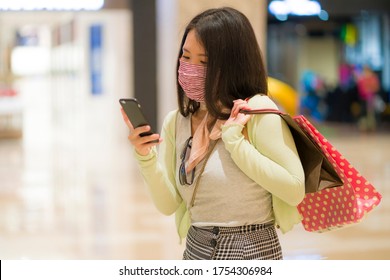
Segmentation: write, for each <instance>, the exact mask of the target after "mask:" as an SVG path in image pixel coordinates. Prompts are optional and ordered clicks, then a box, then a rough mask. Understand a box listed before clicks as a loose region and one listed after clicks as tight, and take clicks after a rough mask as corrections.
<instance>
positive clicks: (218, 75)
mask: <svg viewBox="0 0 390 280" xmlns="http://www.w3.org/2000/svg"><path fill="white" fill-rule="evenodd" d="M191 30H195V33H196V36H197V38H198V40H199V42H200V43H201V44H202V45H203V47H204V49H205V52H206V55H207V56H208V62H207V75H206V84H205V103H206V107H207V110H208V111H209V113H210V114H211V115H213V116H214V117H215V118H218V119H227V118H229V115H230V113H229V112H226V108H228V109H231V108H232V107H233V100H235V99H245V98H248V97H249V98H250V97H252V96H254V95H255V94H257V93H262V94H267V93H268V87H267V73H266V69H265V67H264V63H263V59H262V55H261V52H260V48H259V45H258V43H257V40H256V36H255V33H254V31H253V28H252V26H251V24H250V22H249V20H248V18H247V17H246V16H245V15H244V14H242V13H241V12H239V11H237V10H235V9H233V8H218V9H209V10H206V11H204V12H202V13H200V14H199V15H197V16H196V17H194V18H193V19H192V20H191V22H190V23H189V24H188V26H187V27H186V29H185V32H184V35H183V38H182V41H181V45H180V50H179V56H178V59H177V70H178V68H179V63H180V58H181V56H182V54H183V50H182V48H183V45H184V43H185V41H186V38H187V35H188V33H189V32H190V31H191ZM176 75H177V76H178V74H177V71H176ZM177 78H178V77H177ZM176 80H178V79H176ZM177 93H178V103H179V108H180V112H181V114H182V115H183V116H188V115H189V113H194V112H195V111H196V110H197V109H198V108H199V103H198V102H196V101H194V100H190V99H188V98H187V96H186V95H185V93H184V91H183V89H182V87H181V86H180V84H179V83H178V82H177ZM224 108H225V109H224Z"/></svg>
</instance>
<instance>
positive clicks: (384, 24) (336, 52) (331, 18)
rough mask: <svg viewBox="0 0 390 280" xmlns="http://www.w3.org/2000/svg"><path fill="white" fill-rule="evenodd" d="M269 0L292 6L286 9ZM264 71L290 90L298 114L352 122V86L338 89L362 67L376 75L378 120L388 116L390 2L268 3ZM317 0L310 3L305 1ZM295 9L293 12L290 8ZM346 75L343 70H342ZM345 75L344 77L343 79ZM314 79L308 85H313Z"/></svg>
mask: <svg viewBox="0 0 390 280" xmlns="http://www.w3.org/2000/svg"><path fill="white" fill-rule="evenodd" d="M273 2H279V3H282V2H283V3H284V4H285V6H286V7H288V5H289V4H291V5H294V6H292V7H293V8H291V10H290V11H289V13H285V12H278V10H277V9H276V10H275V9H274V10H272V9H271V6H272V4H273ZM268 3H269V7H270V8H269V16H268V40H267V52H268V56H267V58H268V69H269V74H270V75H271V76H274V77H276V78H280V79H281V80H282V81H284V82H286V83H289V84H290V85H292V86H293V87H294V88H296V89H297V90H298V91H299V92H300V94H301V99H304V98H306V97H307V96H308V95H310V90H311V91H313V92H314V91H315V96H314V97H313V98H311V99H310V100H308V99H307V100H304V101H303V104H302V103H301V106H303V107H305V106H306V109H307V110H306V111H303V112H304V113H305V112H306V113H307V112H310V113H312V116H313V117H314V118H316V119H318V120H329V121H340V122H355V121H356V120H357V118H358V115H359V112H360V111H361V110H362V108H360V105H359V101H358V94H357V89H352V90H351V91H349V92H348V93H346V94H340V92H344V91H346V90H345V87H347V86H348V85H346V84H345V83H346V82H348V81H346V80H345V79H349V81H350V82H353V80H354V79H356V78H357V76H358V75H360V73H361V70H362V68H363V66H368V67H370V68H371V69H372V70H373V71H374V72H375V73H376V75H377V76H378V77H379V80H380V84H381V88H380V91H379V92H378V97H380V98H378V99H377V110H378V115H379V118H380V119H381V120H383V121H387V120H388V119H389V116H390V107H389V96H390V43H389V42H390V41H389V40H390V39H389V37H390V23H389V19H390V6H389V5H388V2H387V1H381V0H378V1H342V2H341V1H306V0H299V1H289V0H286V1H268ZM314 3H316V4H317V6H316V7H311V5H308V4H313V5H314ZM299 5H302V6H301V9H298V10H297V11H295V10H294V8H298V6H299ZM348 69H349V73H347V72H346V71H348ZM345 75H349V77H346V76H345ZM310 83H311V84H312V85H311V86H310V87H309V84H310ZM313 83H314V85H313Z"/></svg>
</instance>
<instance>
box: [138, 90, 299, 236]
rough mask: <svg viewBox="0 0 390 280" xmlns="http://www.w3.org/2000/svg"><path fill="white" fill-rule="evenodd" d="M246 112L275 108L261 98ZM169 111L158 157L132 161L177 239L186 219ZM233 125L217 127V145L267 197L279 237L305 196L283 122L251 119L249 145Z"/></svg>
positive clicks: (173, 115)
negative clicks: (173, 221) (173, 223)
mask: <svg viewBox="0 0 390 280" xmlns="http://www.w3.org/2000/svg"><path fill="white" fill-rule="evenodd" d="M248 104H249V106H250V107H251V108H256V109H259V108H273V109H276V108H277V106H276V105H275V103H274V102H273V101H272V100H271V99H269V98H268V97H267V96H264V95H256V96H254V97H253V98H251V99H250V100H249V102H248ZM177 114H178V111H177V110H175V111H172V112H170V113H169V114H168V115H167V116H166V118H165V120H164V123H163V127H162V131H161V137H162V138H163V142H162V143H161V144H160V147H159V150H158V151H159V152H157V149H156V148H153V149H152V150H151V152H150V153H149V154H148V155H146V156H141V155H139V154H137V153H136V152H135V153H134V154H135V157H136V159H137V161H138V163H139V167H140V170H141V173H142V175H143V178H144V180H145V182H146V185H147V186H148V188H149V191H150V193H151V197H152V199H153V201H154V203H155V205H156V207H157V208H158V210H159V211H161V212H162V213H163V214H166V215H171V214H173V213H175V216H176V226H177V231H178V234H179V237H180V240H181V239H182V238H185V237H186V235H187V232H188V229H189V227H190V225H191V217H190V213H189V210H188V209H187V202H186V201H184V200H183V199H182V198H181V196H180V194H179V192H178V190H177V186H176V179H175V176H176V171H175V167H176V162H175V161H176V142H175V135H176V133H180V132H176V117H177ZM242 129H243V126H241V125H238V124H233V125H228V126H223V127H222V140H223V142H224V143H225V148H226V149H227V150H228V151H229V152H230V154H231V156H232V159H233V160H234V162H235V163H236V164H237V166H238V167H239V168H240V169H241V170H242V171H243V172H244V173H245V174H246V175H247V176H248V177H250V178H251V179H252V180H254V181H255V182H257V183H258V184H259V185H261V186H262V187H263V188H265V189H266V190H268V191H269V192H270V193H271V194H272V203H273V211H274V216H275V223H276V226H277V227H278V228H280V230H281V231H282V232H283V233H285V232H287V231H289V230H291V229H292V227H293V226H294V225H295V224H297V223H299V222H300V221H301V216H300V215H299V213H298V211H297V208H296V206H297V205H298V204H299V203H300V202H301V201H302V199H303V197H304V195H305V187H304V184H305V182H304V172H303V168H302V165H301V162H300V160H299V156H298V153H297V150H296V147H295V144H294V140H293V138H292V136H291V133H290V130H289V128H288V127H287V125H286V123H284V121H283V120H282V119H281V118H280V117H279V116H278V115H274V114H265V115H254V116H253V117H252V118H251V119H250V120H249V122H248V123H247V131H248V138H249V142H248V141H247V140H245V138H244V136H243V134H242Z"/></svg>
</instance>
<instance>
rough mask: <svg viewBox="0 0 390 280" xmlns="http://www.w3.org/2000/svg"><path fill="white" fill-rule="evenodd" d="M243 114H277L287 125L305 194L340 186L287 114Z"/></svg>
mask: <svg viewBox="0 0 390 280" xmlns="http://www.w3.org/2000/svg"><path fill="white" fill-rule="evenodd" d="M240 112H241V113H244V114H277V115H279V116H280V117H281V118H283V120H284V121H285V122H286V123H287V125H288V126H289V128H290V131H291V134H292V136H293V138H294V141H295V145H296V147H297V151H298V154H299V157H300V159H301V162H302V166H303V170H304V172H305V192H306V193H314V192H317V191H320V190H322V189H326V188H331V187H336V186H342V185H343V181H342V180H341V178H340V177H339V175H338V174H337V172H336V171H335V169H334V168H333V166H332V164H331V163H330V162H329V161H328V159H327V158H326V156H325V154H324V152H323V151H322V150H321V149H320V148H319V147H318V146H317V145H316V144H315V143H314V142H313V140H312V139H311V138H310V135H308V134H306V132H305V131H304V130H302V128H301V127H300V126H299V125H298V124H297V122H296V121H295V120H294V118H292V117H291V116H290V115H289V114H286V113H283V112H281V111H279V110H276V109H254V110H241V111H240Z"/></svg>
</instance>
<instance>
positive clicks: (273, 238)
mask: <svg viewBox="0 0 390 280" xmlns="http://www.w3.org/2000/svg"><path fill="white" fill-rule="evenodd" d="M183 259H184V260H281V259H283V255H282V249H281V246H280V243H279V238H278V235H277V233H276V230H275V226H274V224H273V223H268V224H259V225H246V226H240V227H208V228H199V227H194V226H191V227H190V229H189V232H188V235H187V241H186V248H185V250H184V253H183Z"/></svg>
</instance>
